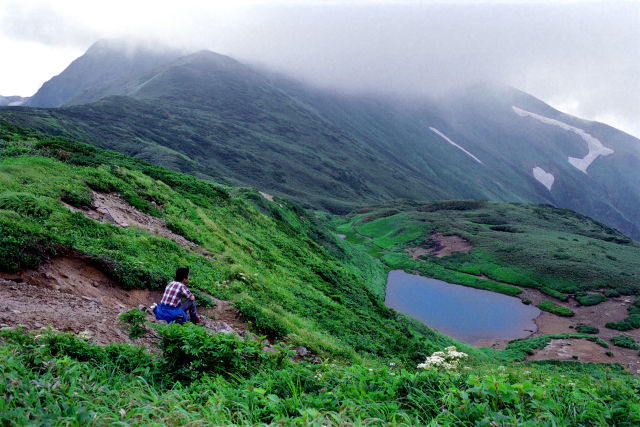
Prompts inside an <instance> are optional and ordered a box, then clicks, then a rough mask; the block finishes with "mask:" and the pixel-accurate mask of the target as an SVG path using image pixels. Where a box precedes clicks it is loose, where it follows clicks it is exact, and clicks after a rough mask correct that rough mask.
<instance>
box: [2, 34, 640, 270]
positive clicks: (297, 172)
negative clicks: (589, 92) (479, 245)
mask: <svg viewBox="0 0 640 427" xmlns="http://www.w3.org/2000/svg"><path fill="white" fill-rule="evenodd" d="M127 47H130V46H127ZM29 102H30V105H32V106H36V107H60V108H49V109H32V108H24V107H18V108H3V109H2V110H0V115H1V116H3V117H5V118H7V119H9V120H11V121H12V122H14V123H17V124H20V125H27V126H32V127H36V128H38V129H40V130H43V131H46V132H48V133H54V134H56V135H62V136H69V137H73V138H75V139H78V140H82V141H85V142H88V143H91V144H93V145H96V146H99V147H102V148H110V149H115V150H117V151H120V152H123V153H126V154H130V155H133V156H135V157H138V158H141V159H144V160H148V161H151V162H153V163H155V164H160V165H163V166H166V167H169V168H171V169H173V170H178V171H182V172H187V173H190V174H193V175H195V176H198V177H202V178H208V179H213V180H216V181H219V180H221V179H223V180H224V181H226V182H227V183H229V184H233V185H251V186H259V189H260V190H262V191H266V192H267V193H270V194H276V195H279V196H286V197H288V198H289V199H292V200H294V201H296V202H298V203H300V204H302V205H303V206H304V207H309V206H310V207H314V208H321V209H324V210H329V211H332V212H334V213H336V212H338V213H345V212H348V211H349V210H351V209H353V208H356V207H358V206H363V205H367V204H373V203H379V202H383V201H387V200H391V199H396V198H404V197H406V198H412V199H419V200H439V199H466V198H474V199H479V198H481V199H489V200H502V201H514V202H535V203H550V204H554V205H557V206H562V207H565V208H569V209H573V210H575V211H578V212H581V213H583V214H586V215H589V216H591V217H594V218H596V219H599V220H601V221H604V222H606V223H607V224H609V225H610V226H613V227H617V228H618V229H619V230H621V231H623V232H624V233H625V234H627V235H629V236H632V237H634V238H636V239H639V238H640V179H639V177H638V174H637V165H638V164H639V163H640V148H639V147H640V144H638V140H637V139H636V138H633V137H631V136H630V135H627V134H625V133H623V132H620V131H617V130H615V129H613V128H610V127H608V126H605V125H601V124H598V123H594V122H587V121H583V120H579V119H577V118H574V117H571V116H568V115H565V114H562V113H560V112H559V111H557V110H554V109H553V108H551V107H550V106H548V105H546V104H544V103H542V102H541V101H539V100H537V99H535V98H534V97H532V96H529V95H527V94H524V93H522V92H520V91H518V90H516V89H513V88H508V87H500V86H477V87H472V88H468V89H467V90H465V91H464V92H462V93H457V94H450V95H449V96H447V97H446V98H442V99H439V100H437V101H434V100H431V99H426V98H423V99H410V100H406V99H405V100H398V99H389V98H385V97H383V96H375V95H370V96H353V95H340V94H336V93H327V92H323V91H320V90H317V89H313V88H309V87H305V86H304V85H303V84H301V83H298V82H294V81H292V80H290V79H286V78H283V77H280V76H274V75H273V74H272V73H265V72H263V71H261V70H258V69H255V68H251V67H248V66H246V65H243V64H241V63H239V62H237V61H235V60H233V59H231V58H228V57H225V56H222V55H217V54H215V53H212V52H204V51H203V52H198V53H194V54H191V55H187V56H184V57H181V58H178V55H177V54H176V53H175V52H168V53H165V54H159V53H157V52H156V53H153V52H149V51H147V50H145V49H137V50H135V49H134V50H131V49H130V50H127V51H125V50H124V49H123V46H121V45H118V44H117V43H116V44H110V43H109V42H99V43H97V44H96V45H94V46H93V47H92V48H91V49H90V50H89V51H88V52H87V53H86V54H85V55H84V56H82V57H81V58H79V59H77V60H76V61H74V63H72V64H71V65H70V66H69V67H68V68H67V70H65V71H64V72H63V73H61V75H59V76H56V77H55V78H53V79H52V80H51V81H49V82H47V84H46V85H44V86H43V87H42V89H41V90H40V91H39V92H38V93H37V94H36V95H35V96H34V97H33V98H32V99H31V100H30V101H29ZM80 104H81V105H80ZM512 106H517V107H519V108H522V109H525V110H527V111H532V112H535V113H537V114H540V115H543V116H545V117H548V118H551V119H556V120H560V121H563V122H565V123H567V124H570V125H573V126H576V127H578V128H581V129H584V130H585V131H586V132H588V133H589V134H591V135H593V136H594V137H597V138H599V139H600V140H601V141H602V143H603V145H604V146H606V147H610V148H612V149H613V150H614V152H615V154H614V155H611V156H608V157H603V158H598V159H597V160H596V161H595V162H594V163H593V164H592V165H591V166H590V167H589V170H588V174H587V175H585V174H584V173H583V172H582V171H580V170H578V169H576V168H574V167H573V166H571V165H570V164H569V163H568V162H567V158H568V157H569V156H571V157H582V156H584V155H585V154H586V143H585V141H583V140H582V139H581V138H579V137H577V136H576V135H575V134H574V133H572V132H568V131H565V130H562V129H560V128H558V127H556V126H552V125H549V124H544V123H540V122H539V121H537V120H535V119H532V118H528V117H521V116H519V115H517V114H516V113H515V112H514V110H513V109H512ZM432 127H433V128H434V129H437V130H438V131H440V132H443V133H444V134H445V135H446V136H447V137H448V138H450V139H451V140H453V141H455V142H456V143H457V144H459V145H461V146H462V147H464V148H465V149H466V150H468V151H470V152H471V153H473V155H474V156H476V157H477V158H479V159H480V160H481V161H482V163H478V162H476V161H475V160H474V159H473V158H471V157H470V156H468V155H467V154H465V153H464V152H463V151H461V150H460V149H458V148H456V147H455V146H453V145H451V144H450V143H449V142H447V141H446V140H445V139H444V138H443V137H441V136H440V135H438V134H437V133H435V132H434V131H432V130H431V128H432ZM536 165H537V166H541V167H543V168H544V169H545V170H553V171H554V176H555V178H556V181H555V183H554V186H553V188H552V190H551V191H548V190H547V189H546V188H545V187H544V186H543V185H542V184H541V183H539V182H538V181H536V180H535V178H534V177H533V174H532V170H533V168H534V167H535V166H536ZM493 227H494V230H495V231H502V232H505V233H509V232H511V231H513V230H517V227H507V226H505V225H503V224H498V223H496V224H493ZM564 256H566V254H560V253H559V254H557V257H559V258H562V257H564ZM610 256H615V255H613V254H610Z"/></svg>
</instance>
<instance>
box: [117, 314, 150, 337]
mask: <svg viewBox="0 0 640 427" xmlns="http://www.w3.org/2000/svg"><path fill="white" fill-rule="evenodd" d="M146 317H147V315H146V313H143V312H142V311H140V310H138V309H137V308H132V309H131V310H129V311H125V312H124V313H122V314H121V315H120V321H121V322H122V323H125V324H127V325H128V326H129V338H131V339H133V340H135V339H136V338H139V337H141V336H142V335H144V334H145V333H146V331H147V330H146V329H145V327H144V323H145V318H146Z"/></svg>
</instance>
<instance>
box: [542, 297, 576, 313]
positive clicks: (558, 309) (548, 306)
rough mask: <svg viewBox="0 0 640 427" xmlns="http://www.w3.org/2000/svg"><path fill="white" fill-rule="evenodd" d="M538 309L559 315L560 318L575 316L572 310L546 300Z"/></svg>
mask: <svg viewBox="0 0 640 427" xmlns="http://www.w3.org/2000/svg"><path fill="white" fill-rule="evenodd" d="M538 308H539V309H540V310H542V311H548V312H549V313H553V314H557V315H558V316H563V317H571V316H573V315H574V313H573V311H571V309H569V308H567V307H565V306H562V305H558V304H556V303H555V302H553V301H549V300H545V301H542V302H541V303H540V304H538Z"/></svg>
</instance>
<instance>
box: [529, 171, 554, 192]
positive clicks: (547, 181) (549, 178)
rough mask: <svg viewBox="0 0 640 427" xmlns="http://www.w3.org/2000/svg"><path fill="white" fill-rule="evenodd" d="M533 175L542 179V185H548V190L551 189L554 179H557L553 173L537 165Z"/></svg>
mask: <svg viewBox="0 0 640 427" xmlns="http://www.w3.org/2000/svg"><path fill="white" fill-rule="evenodd" d="M533 177H534V178H535V179H537V180H538V181H540V183H541V184H542V185H544V186H545V187H547V190H549V191H551V186H552V185H553V181H555V180H556V178H555V177H554V176H553V174H552V173H549V172H547V171H545V170H544V169H542V168H541V167H540V166H536V167H535V168H533Z"/></svg>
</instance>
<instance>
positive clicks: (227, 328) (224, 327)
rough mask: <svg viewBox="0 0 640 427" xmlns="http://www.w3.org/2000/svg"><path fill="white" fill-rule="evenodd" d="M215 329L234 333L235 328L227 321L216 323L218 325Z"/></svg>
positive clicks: (225, 332) (224, 332)
mask: <svg viewBox="0 0 640 427" xmlns="http://www.w3.org/2000/svg"><path fill="white" fill-rule="evenodd" d="M214 331H216V332H222V333H223V334H232V333H234V330H233V328H232V327H231V326H229V325H228V324H226V323H225V322H218V323H217V324H216V326H215V327H214Z"/></svg>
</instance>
